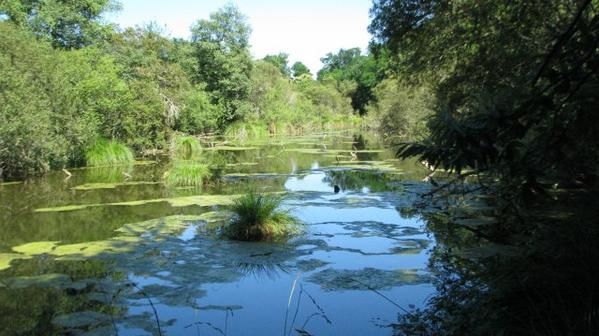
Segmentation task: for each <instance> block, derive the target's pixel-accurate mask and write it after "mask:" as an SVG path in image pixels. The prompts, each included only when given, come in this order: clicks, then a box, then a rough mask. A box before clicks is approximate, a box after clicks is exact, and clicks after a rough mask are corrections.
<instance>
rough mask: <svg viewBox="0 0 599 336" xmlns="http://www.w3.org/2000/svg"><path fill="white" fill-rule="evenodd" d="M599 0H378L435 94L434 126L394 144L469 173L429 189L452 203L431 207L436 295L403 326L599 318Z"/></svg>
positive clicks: (436, 329)
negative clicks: (419, 138)
mask: <svg viewBox="0 0 599 336" xmlns="http://www.w3.org/2000/svg"><path fill="white" fill-rule="evenodd" d="M598 6H599V2H598V1H593V0H585V1H574V0H572V1H563V0H561V1H557V0H556V1H510V2H505V1H457V2H448V1H427V0H423V1H401V0H377V1H375V2H374V6H373V8H372V11H371V14H372V17H373V21H372V23H371V27H370V30H371V32H372V33H373V34H374V36H375V39H374V41H373V42H374V43H375V44H377V45H379V46H380V47H382V48H385V49H387V50H388V51H389V53H390V54H391V61H390V64H392V66H391V68H392V71H393V72H394V74H395V75H396V76H397V77H398V78H402V79H403V82H404V83H406V85H407V87H408V88H409V90H410V91H412V90H413V92H420V91H419V90H422V88H426V89H425V90H426V91H429V90H430V91H429V92H431V93H432V94H433V95H434V98H435V99H434V101H431V102H429V103H431V104H432V105H431V106H430V109H431V112H432V113H431V116H430V119H429V121H428V124H427V126H428V127H427V128H428V132H429V135H428V136H427V137H426V138H424V139H422V141H418V142H413V143H403V144H402V145H400V146H399V151H398V155H399V156H400V157H408V156H419V157H420V159H421V160H426V161H427V162H428V164H429V165H430V166H431V167H437V168H443V169H446V170H451V171H454V172H456V173H457V174H458V175H459V176H458V178H457V180H456V181H453V182H450V183H447V184H446V183H441V184H438V189H437V191H436V192H434V193H433V194H432V195H434V196H435V197H438V196H442V199H443V202H444V204H446V203H445V202H447V201H450V202H453V203H450V204H453V206H452V207H451V208H450V209H448V210H447V211H446V213H445V216H443V215H442V214H439V213H437V214H436V215H434V216H432V218H430V220H431V224H430V225H431V228H432V229H433V231H434V232H436V235H437V237H436V238H437V240H438V242H439V244H438V246H437V247H435V250H434V252H433V258H432V260H431V269H432V270H433V271H434V272H435V273H436V275H437V276H438V277H437V279H438V282H437V289H438V294H437V295H436V296H435V297H434V298H432V299H431V301H430V305H429V307H428V308H427V309H425V310H424V311H420V312H415V313H414V314H411V315H407V316H404V317H403V319H402V323H401V324H400V325H399V326H398V332H399V333H401V334H410V335H414V334H449V335H464V334H476V335H489V334H505V335H521V334H528V335H531V334H535V335H537V334H538V335H583V334H584V335H591V334H594V333H596V331H597V330H598V329H599V320H598V319H597V314H598V312H599V301H598V300H597V297H598V296H597V293H598V288H597V282H596V280H595V279H592V277H589V274H595V273H596V272H597V271H599V269H598V268H597V262H596V257H597V255H599V250H598V248H597V244H596V243H595V242H596V241H597V238H599V230H598V228H597V225H596V218H597V216H598V215H599V213H598V212H597V211H598V210H599V204H598V203H597V202H598V200H599V198H598V197H597V195H598V193H597V191H598V183H599V179H598V177H599V169H598V167H599V166H598V165H597V162H598V159H599V157H598V156H599V133H598V131H599V129H598V127H599V120H598V119H597V113H596V111H597V106H599V101H598V99H599V96H598V95H597V88H598V87H599V75H598V71H597V70H598V68H599V49H598V45H597V43H598V41H599V15H598V14H599V7H598ZM383 101H384V100H383ZM383 101H379V103H381V102H383ZM466 176H472V177H477V179H475V180H471V179H470V180H465V178H466ZM464 181H465V182H467V183H466V184H463V185H462V184H460V183H458V182H464ZM435 183H436V182H435ZM475 190H476V192H475ZM483 200H484V201H483ZM481 215H485V216H484V217H480V216H481ZM473 216H474V217H475V218H474V219H473V218H472V217H473ZM429 217H431V216H429Z"/></svg>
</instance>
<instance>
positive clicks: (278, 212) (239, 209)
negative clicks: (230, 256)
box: [224, 191, 301, 241]
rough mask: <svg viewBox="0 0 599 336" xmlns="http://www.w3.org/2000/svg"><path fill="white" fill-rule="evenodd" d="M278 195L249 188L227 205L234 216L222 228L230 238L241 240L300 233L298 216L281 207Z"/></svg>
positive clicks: (275, 237) (282, 236)
mask: <svg viewBox="0 0 599 336" xmlns="http://www.w3.org/2000/svg"><path fill="white" fill-rule="evenodd" d="M282 201H283V200H282V198H281V197H279V196H277V195H268V194H259V193H256V192H253V191H251V192H249V193H247V194H245V195H243V196H241V197H239V198H237V199H236V200H234V201H233V204H232V205H230V206H229V210H230V211H231V212H232V213H233V217H232V219H231V220H230V222H229V223H228V225H226V226H225V228H224V234H225V236H227V237H228V238H230V239H235V240H244V241H260V240H277V239H281V238H285V237H288V236H290V235H292V234H296V233H299V232H300V231H301V230H300V227H299V222H298V220H297V219H296V218H295V217H293V216H292V215H291V214H290V213H289V211H286V210H282V209H281V202H282Z"/></svg>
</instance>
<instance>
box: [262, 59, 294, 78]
mask: <svg viewBox="0 0 599 336" xmlns="http://www.w3.org/2000/svg"><path fill="white" fill-rule="evenodd" d="M288 58H289V55H288V54H285V53H279V54H277V55H266V56H264V58H263V59H262V60H263V61H265V62H268V63H270V64H272V65H274V66H275V67H277V68H278V69H279V71H281V74H282V75H283V76H285V77H291V69H290V68H289V60H288Z"/></svg>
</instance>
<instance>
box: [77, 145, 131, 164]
mask: <svg viewBox="0 0 599 336" xmlns="http://www.w3.org/2000/svg"><path fill="white" fill-rule="evenodd" d="M134 160H135V158H134V157H133V152H132V151H131V149H129V147H127V146H125V145H123V144H121V143H119V142H117V141H114V140H111V141H108V140H104V139H99V140H97V141H96V142H95V144H94V145H93V146H91V148H89V149H88V150H87V151H86V152H85V161H86V163H87V165H88V166H111V165H122V164H127V163H131V162H133V161H134Z"/></svg>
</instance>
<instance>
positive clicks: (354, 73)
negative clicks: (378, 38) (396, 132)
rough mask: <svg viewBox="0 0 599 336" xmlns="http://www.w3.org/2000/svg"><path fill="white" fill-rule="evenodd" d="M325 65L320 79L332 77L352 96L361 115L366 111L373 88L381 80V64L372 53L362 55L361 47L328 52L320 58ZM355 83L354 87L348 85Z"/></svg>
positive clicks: (345, 92)
mask: <svg viewBox="0 0 599 336" xmlns="http://www.w3.org/2000/svg"><path fill="white" fill-rule="evenodd" d="M320 60H321V62H322V63H323V67H322V69H321V70H320V71H318V79H319V80H321V81H322V80H326V79H329V80H330V79H332V80H334V81H335V83H337V85H346V87H345V88H342V87H340V86H338V89H339V91H340V92H343V93H344V94H345V95H346V96H348V97H350V98H351V102H352V107H353V108H354V109H355V110H356V111H357V112H359V114H360V115H364V114H365V113H366V105H367V104H368V103H369V102H371V101H373V99H374V95H373V92H372V90H373V88H374V87H375V86H376V84H377V83H378V82H379V81H380V79H381V76H380V74H379V66H378V64H377V61H376V59H375V58H374V56H372V55H362V52H361V51H360V48H352V49H340V50H339V52H338V53H337V54H333V53H328V54H327V55H326V56H325V57H323V58H321V59H320ZM349 83H354V84H353V85H355V86H353V87H351V86H350V87H347V85H348V84H349Z"/></svg>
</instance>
